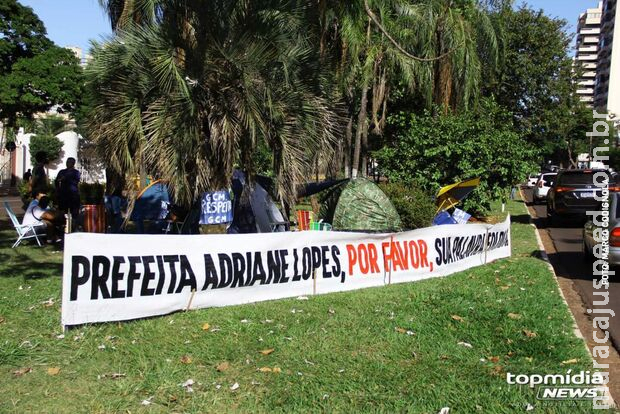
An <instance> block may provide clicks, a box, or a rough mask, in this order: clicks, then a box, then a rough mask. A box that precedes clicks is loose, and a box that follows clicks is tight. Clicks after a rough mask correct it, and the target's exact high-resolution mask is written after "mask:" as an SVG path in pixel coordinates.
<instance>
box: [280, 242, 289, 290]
mask: <svg viewBox="0 0 620 414" xmlns="http://www.w3.org/2000/svg"><path fill="white" fill-rule="evenodd" d="M286 256H288V251H287V250H286V249H282V250H280V283H286V282H288V277H286V270H287V269H288V263H286Z"/></svg>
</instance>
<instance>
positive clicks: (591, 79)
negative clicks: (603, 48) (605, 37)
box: [575, 2, 603, 106]
mask: <svg viewBox="0 0 620 414" xmlns="http://www.w3.org/2000/svg"><path fill="white" fill-rule="evenodd" d="M602 13H603V2H600V3H599V4H598V7H596V8H592V9H587V10H586V11H585V12H583V13H581V15H579V21H578V23H577V39H576V41H577V45H576V52H575V64H576V66H577V68H578V69H581V71H580V72H581V73H580V76H579V78H578V80H577V84H578V87H577V94H578V95H579V99H580V100H581V101H582V102H586V103H587V105H589V106H592V105H593V104H594V89H595V86H596V68H597V62H598V52H599V41H600V34H601V17H602Z"/></svg>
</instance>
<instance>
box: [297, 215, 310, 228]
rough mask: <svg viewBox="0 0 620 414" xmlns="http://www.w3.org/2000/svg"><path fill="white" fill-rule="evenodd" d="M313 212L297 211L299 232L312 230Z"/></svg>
mask: <svg viewBox="0 0 620 414" xmlns="http://www.w3.org/2000/svg"><path fill="white" fill-rule="evenodd" d="M311 221H312V212H311V211H308V210H297V230H299V231H301V230H310V222H311Z"/></svg>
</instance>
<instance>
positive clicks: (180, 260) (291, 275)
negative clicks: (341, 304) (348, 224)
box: [62, 218, 510, 325]
mask: <svg viewBox="0 0 620 414" xmlns="http://www.w3.org/2000/svg"><path fill="white" fill-rule="evenodd" d="M508 256H510V218H507V219H506V221H505V222H503V223H500V224H496V225H485V224H454V225H444V226H434V227H428V228H424V229H418V230H413V231H408V232H403V233H395V234H368V233H341V232H324V231H303V232H287V233H261V234H243V235H189V236H188V235H129V234H127V235H126V234H122V235H121V234H95V233H73V234H68V235H67V236H66V239H65V252H64V269H63V293H62V324H63V325H79V324H83V323H91V322H106V321H119V320H127V319H135V318H142V317H147V316H154V315H163V314H167V313H170V312H174V311H178V310H182V309H186V308H187V307H188V306H190V302H191V306H190V307H191V308H192V309H193V308H205V307H212V306H227V305H236V304H241V303H250V302H258V301H263V300H270V299H279V298H286V297H296V296H300V295H305V296H308V295H312V294H320V293H328V292H340V291H345V290H353V289H361V288H365V287H371V286H383V285H385V284H389V283H401V282H411V281H416V280H422V279H427V278H430V277H437V276H445V275H448V274H451V273H455V272H458V271H461V270H465V269H468V268H471V267H474V266H479V265H482V264H484V263H487V262H490V261H493V260H496V259H499V258H502V257H508Z"/></svg>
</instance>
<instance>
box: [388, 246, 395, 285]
mask: <svg viewBox="0 0 620 414" xmlns="http://www.w3.org/2000/svg"><path fill="white" fill-rule="evenodd" d="M393 248H394V235H391V236H390V262H389V266H390V272H389V273H388V285H391V284H392V249H393Z"/></svg>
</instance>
